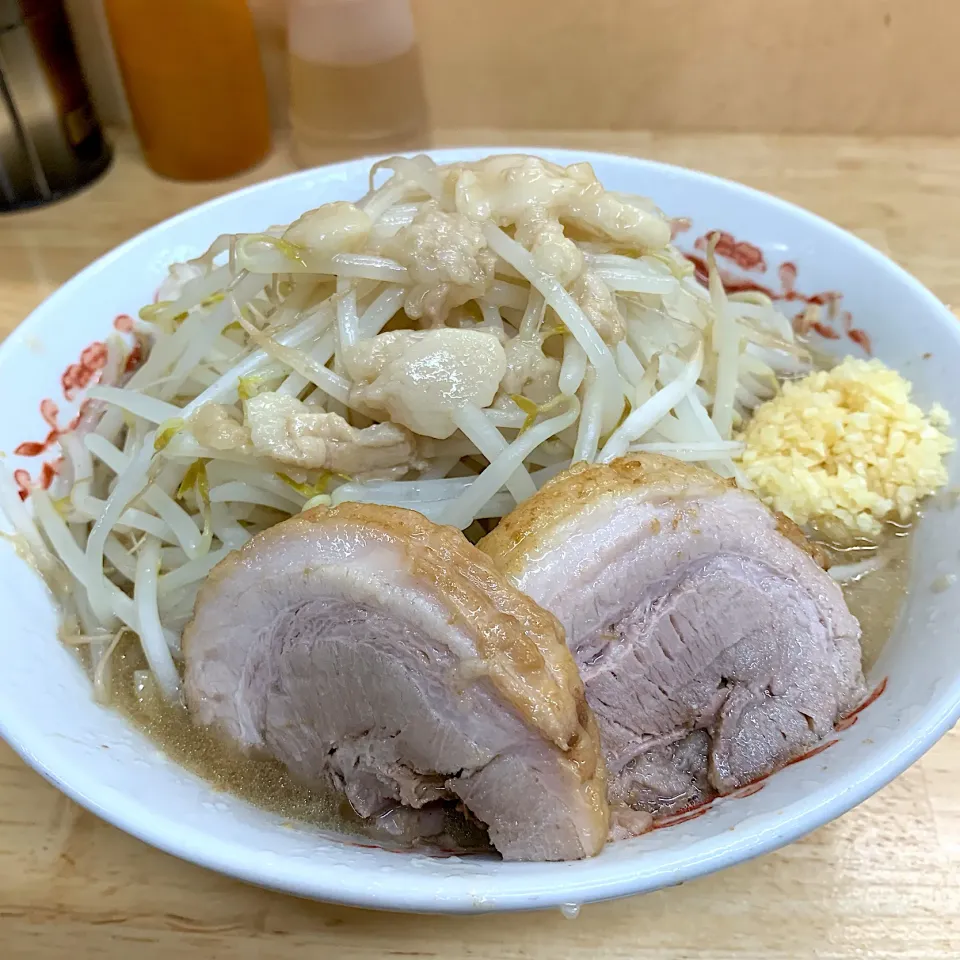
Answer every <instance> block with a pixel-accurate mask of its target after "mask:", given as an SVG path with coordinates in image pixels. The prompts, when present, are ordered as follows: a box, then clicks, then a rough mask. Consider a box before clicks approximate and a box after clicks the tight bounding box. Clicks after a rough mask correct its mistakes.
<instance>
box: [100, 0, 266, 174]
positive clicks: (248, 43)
mask: <svg viewBox="0 0 960 960" xmlns="http://www.w3.org/2000/svg"><path fill="white" fill-rule="evenodd" d="M104 7H105V10H106V14H107V20H108V22H109V24H110V33H111V35H112V37H113V43H114V47H115V48H116V54H117V60H118V62H119V65H120V72H121V74H122V75H123V81H124V86H125V88H126V92H127V99H128V100H129V102H130V112H131V114H132V116H133V123H134V126H135V128H136V131H137V135H138V136H139V138H140V143H141V146H142V147H143V153H144V156H145V158H146V161H147V163H148V164H149V165H150V166H151V167H152V168H153V169H154V170H155V171H156V172H157V173H159V174H161V175H162V176H165V177H170V178H172V179H175V180H217V179H220V178H221V177H228V176H231V175H232V174H235V173H240V172H241V171H243V170H246V169H247V168H249V167H252V166H253V165H254V164H256V163H258V162H259V161H260V160H262V159H263V158H264V157H265V156H266V154H267V151H268V150H269V149H270V116H269V107H268V101H267V90H266V84H265V82H264V77H263V70H262V67H261V64H260V52H259V48H258V45H257V36H256V33H255V30H254V26H253V20H252V18H251V15H250V11H249V9H248V8H247V4H246V2H245V0H162V2H158V0H105V3H104Z"/></svg>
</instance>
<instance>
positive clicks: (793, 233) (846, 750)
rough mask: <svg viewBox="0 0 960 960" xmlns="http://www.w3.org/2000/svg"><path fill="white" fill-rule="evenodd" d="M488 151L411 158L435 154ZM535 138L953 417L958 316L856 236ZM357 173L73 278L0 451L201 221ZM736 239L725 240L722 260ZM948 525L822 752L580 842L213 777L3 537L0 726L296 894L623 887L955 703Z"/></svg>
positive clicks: (470, 893)
mask: <svg viewBox="0 0 960 960" xmlns="http://www.w3.org/2000/svg"><path fill="white" fill-rule="evenodd" d="M490 152H492V151H489V150H483V149H472V150H446V151H436V152H435V153H434V154H433V156H434V157H435V159H437V160H438V161H439V162H450V161H454V160H461V159H462V160H469V159H477V158H480V157H482V156H485V155H487V154H488V153H490ZM539 152H540V153H541V154H542V155H544V156H546V157H547V158H548V159H551V160H554V161H556V162H558V163H561V164H569V163H573V162H575V161H579V160H588V161H590V162H591V163H592V164H593V166H594V168H595V170H596V172H597V174H598V176H599V177H600V179H601V180H602V181H603V182H604V183H605V185H606V186H607V187H608V188H611V189H615V190H623V191H629V192H633V193H638V194H643V195H645V196H649V197H652V198H653V199H654V201H655V202H656V203H657V204H658V205H659V206H660V207H661V208H662V209H663V210H665V211H666V213H667V214H668V215H670V216H671V217H675V218H678V226H679V228H680V230H681V232H680V233H679V235H678V237H677V239H676V243H677V244H678V245H679V246H680V247H681V249H684V250H687V251H689V252H691V253H693V254H695V253H696V238H697V237H698V236H703V235H704V234H706V233H707V232H708V231H713V230H721V231H724V232H726V233H727V234H729V236H730V238H731V239H730V244H729V247H730V249H729V251H728V252H729V258H728V262H727V263H726V266H727V267H728V268H729V269H730V270H731V271H732V272H733V273H734V275H738V276H739V277H740V282H741V283H742V284H743V285H746V286H751V285H752V286H753V287H755V288H757V289H766V290H768V291H769V292H770V293H771V294H772V295H773V296H775V297H777V298H778V299H780V300H782V301H783V302H784V304H786V305H787V306H789V305H790V304H794V305H796V304H800V303H802V302H803V301H804V299H805V298H809V297H815V296H816V295H818V294H823V293H824V292H827V291H831V292H833V291H837V292H839V293H841V294H842V303H841V308H842V309H838V310H837V311H836V313H835V316H834V318H833V319H832V320H829V321H828V322H829V323H832V326H830V327H829V329H827V330H826V331H825V332H826V336H825V337H823V338H822V341H821V342H820V343H819V344H818V345H819V346H821V347H822V348H823V349H824V350H828V351H832V352H835V353H836V352H841V353H847V352H849V353H854V354H857V355H860V356H863V355H864V352H865V350H869V351H870V352H872V353H873V355H875V356H877V357H879V358H880V359H882V360H883V361H885V362H886V363H888V364H889V365H890V366H892V367H894V368H895V369H897V370H899V371H900V372H901V373H902V374H903V375H904V376H905V377H907V378H908V379H909V380H911V381H912V382H913V383H914V385H915V396H916V399H917V400H918V402H919V403H920V404H921V405H922V406H924V407H928V406H929V405H930V404H931V403H933V402H934V401H938V402H940V403H941V404H943V405H944V406H945V407H946V408H947V410H948V411H949V413H950V414H951V415H952V418H953V422H954V423H957V422H958V421H960V393H958V391H957V390H956V389H955V388H954V386H953V382H954V380H955V376H956V374H955V371H956V370H957V369H960V326H958V324H957V321H956V319H955V318H954V317H953V316H952V315H951V314H950V312H949V311H948V310H947V309H946V308H945V307H944V305H943V304H942V303H940V302H939V301H938V300H937V298H936V297H934V296H933V294H931V293H930V292H929V291H928V290H926V289H925V288H924V287H923V286H922V285H921V284H920V283H918V282H917V281H916V280H915V279H913V278H912V277H910V276H909V275H908V274H907V273H905V272H904V271H903V270H901V269H900V268H899V267H898V266H896V265H895V264H894V263H892V262H891V261H890V260H888V259H887V258H885V257H884V256H882V255H881V254H879V253H878V252H877V251H875V250H874V249H872V248H871V247H869V246H867V245H866V244H865V243H863V242H861V241H860V240H858V239H856V238H855V237H853V236H851V235H850V234H848V233H845V232H844V231H843V230H840V229H839V228H837V227H835V226H833V225H832V224H830V223H828V222H827V221H825V220H822V219H820V218H818V217H816V216H813V215H812V214H810V213H807V212H805V211H803V210H801V209H798V208H797V207H794V206H791V205H790V204H787V203H784V202H782V201H780V200H777V199H775V198H773V197H770V196H767V195H764V194H762V193H758V192H756V191H754V190H751V189H748V188H746V187H743V186H740V185H737V184H734V183H730V182H727V181H723V180H719V179H716V178H714V177H710V176H707V175H704V174H701V173H695V172H692V171H688V170H682V169H678V168H675V167H670V166H665V165H662V164H657V163H651V162H647V161H642V160H637V159H631V158H626V157H618V156H611V155H605V154H599V153H581V152H571V151H560V150H544V151H539ZM368 170H369V161H368V160H362V161H355V162H350V163H345V164H339V165H336V166H331V167H326V168H321V169H316V170H308V171H304V172H301V173H297V174H293V175H291V176H287V177H282V178H279V179H277V180H272V181H270V182H267V183H262V184H258V185H256V186H253V187H250V188H247V189H245V190H241V191H238V192H236V193H232V194H229V195H227V196H224V197H221V198H219V199H217V200H214V201H212V202H210V203H206V204H204V205H202V206H199V207H197V208H195V209H192V210H189V211H187V212H186V213H183V214H181V215H180V216H177V217H174V218H173V219H171V220H168V221H166V222H165V223H162V224H159V225H158V226H156V227H154V228H153V229H151V230H148V231H147V232H146V233H143V234H141V235H140V236H138V237H136V238H134V239H133V240H131V241H129V242H128V243H125V244H124V245H123V246H121V247H119V248H117V249H116V250H114V251H113V252H112V253H109V254H107V255H106V256H104V257H103V258H101V259H100V260H98V261H97V262H96V263H94V264H92V265H91V266H89V267H88V268H87V269H85V270H84V271H83V272H82V273H80V274H79V275H78V276H76V277H74V278H73V279H72V280H71V281H70V282H69V283H67V284H65V285H64V286H63V287H62V288H61V289H60V290H58V291H57V292H56V293H55V294H54V295H53V296H51V297H50V298H49V299H48V300H47V301H46V302H44V303H43V304H42V305H41V306H40V307H39V308H38V309H37V310H36V311H34V313H33V314H32V315H31V316H30V317H29V318H28V319H27V320H26V321H25V322H24V323H23V324H22V325H21V326H20V327H19V328H18V329H17V330H16V331H15V332H14V333H13V334H12V335H11V336H10V337H9V338H8V339H7V340H6V342H5V343H4V344H3V345H2V347H0V384H2V387H0V391H2V398H3V405H4V409H5V411H6V415H5V417H4V419H3V420H2V422H0V450H5V451H7V452H8V454H9V453H10V452H11V451H14V450H15V449H16V448H17V447H18V445H20V444H22V443H23V442H24V441H31V440H37V439H38V438H43V437H45V436H46V435H47V434H48V432H49V430H50V428H51V423H53V422H56V423H57V424H59V425H62V424H64V423H66V422H68V420H69V419H70V416H71V415H72V413H73V412H74V411H75V409H76V403H77V401H78V400H79V399H80V397H81V396H82V392H78V393H77V395H76V396H75V397H74V398H73V400H72V402H71V401H68V400H67V399H66V398H65V397H64V393H63V387H64V385H66V386H68V387H69V386H70V385H71V384H73V386H74V387H79V386H81V385H82V383H83V380H84V377H85V375H86V374H85V371H86V369H87V367H86V366H85V364H87V363H88V360H89V358H90V350H89V349H88V348H90V347H91V344H94V343H95V342H97V341H100V340H102V339H103V338H104V337H105V336H106V334H107V333H109V332H110V330H111V329H112V326H113V325H114V324H116V325H117V326H118V327H119V328H121V329H122V328H123V326H124V321H123V318H124V317H125V316H126V315H129V314H135V313H136V311H137V310H138V308H139V307H140V306H141V305H142V304H144V303H146V302H149V301H150V299H151V297H152V295H153V293H154V291H155V290H156V288H157V286H158V284H159V283H160V281H161V279H162V278H163V277H164V275H165V272H166V268H167V265H168V264H170V263H171V262H174V261H178V260H183V259H187V258H189V257H192V256H196V255H197V254H199V253H200V252H201V251H203V250H204V249H205V248H206V247H207V246H208V244H209V243H210V241H211V240H212V239H213V238H214V237H215V236H217V235H218V234H222V233H234V232H241V231H256V230H262V229H263V228H265V227H267V226H269V225H270V224H275V223H283V222H287V221H290V220H293V219H295V218H296V217H297V216H299V215H300V214H301V213H302V212H303V211H304V210H306V209H309V208H312V207H315V206H317V205H319V204H321V203H323V202H326V201H331V200H337V199H355V198H356V197H359V196H361V195H362V194H363V193H364V192H365V190H366V187H367V172H368ZM737 251H739V252H740V254H744V256H743V257H740V264H739V266H738V265H737V259H738V253H737ZM754 251H759V252H760V253H762V257H761V258H760V259H759V260H758V259H757V257H756V256H755V255H754ZM738 271H739V274H738ZM118 318H119V319H118ZM94 349H96V348H94ZM84 358H87V359H84ZM73 392H74V391H73V390H70V393H71V394H72V393H73ZM51 401H52V402H51ZM54 406H55V407H56V408H58V409H54ZM57 418H59V419H57ZM50 455H51V456H52V454H50ZM43 459H44V454H43V453H41V454H40V455H39V456H36V457H31V458H18V457H16V456H13V455H9V456H8V457H7V461H6V466H7V468H8V469H10V468H16V469H22V470H27V471H30V472H31V474H32V476H33V477H34V478H36V477H37V474H38V472H41V471H42V469H43V468H42V466H41V464H42V461H43ZM48 469H49V468H48ZM956 479H957V469H956V465H955V464H954V463H951V481H952V482H953V483H955V482H956ZM954 523H955V517H954V514H953V511H952V508H951V507H949V506H946V505H935V504H934V505H930V506H929V508H928V510H927V512H926V515H925V516H924V517H923V518H922V519H921V520H920V522H919V523H918V525H917V529H916V532H915V534H914V535H913V542H912V547H913V554H914V556H913V561H912V567H911V575H910V584H909V591H908V595H907V597H906V600H905V602H904V606H903V611H902V614H901V616H900V619H899V622H898V624H897V626H896V628H895V630H894V632H893V635H892V637H891V638H890V640H889V641H888V643H887V644H886V646H885V647H884V649H883V651H882V653H881V655H880V657H879V659H878V660H877V661H876V663H875V664H874V665H873V666H872V667H871V669H870V671H869V675H868V677H867V680H868V684H869V686H870V687H871V689H873V690H874V691H875V692H876V694H877V695H876V696H875V698H874V699H873V702H872V703H870V704H869V706H867V707H866V708H865V709H863V710H862V711H861V712H860V713H859V714H858V715H857V716H856V718H855V722H854V720H853V719H851V720H848V721H846V722H845V723H844V724H842V726H843V727H844V729H842V730H838V731H837V733H836V734H835V736H834V737H832V738H830V739H829V740H828V741H827V745H826V749H821V750H820V751H819V752H817V753H816V755H814V756H810V757H808V758H806V759H804V760H803V761H801V762H798V763H794V764H791V765H790V766H788V767H787V768H786V769H784V770H781V771H780V772H778V773H776V774H774V775H773V776H771V777H769V778H767V779H766V780H765V781H763V782H762V783H761V784H756V785H754V787H752V788H750V789H748V790H745V791H741V795H739V796H731V797H727V798H724V799H722V800H718V801H716V802H714V803H712V804H711V805H709V806H708V807H704V808H701V809H699V810H696V811H693V812H692V813H690V814H688V815H686V816H681V817H676V818H674V821H673V822H672V823H670V825H669V826H666V827H664V828H662V829H656V830H654V831H652V832H649V833H647V834H644V835H642V836H638V837H636V838H633V839H630V840H624V841H619V842H616V843H611V844H609V845H608V846H607V847H606V848H605V849H604V850H603V852H602V853H601V854H600V855H599V856H597V857H595V858H593V859H589V860H582V861H576V862H564V863H549V864H547V863H505V862H502V861H501V860H499V859H498V858H496V857H493V856H488V855H475V856H463V857H457V856H446V857H439V856H437V857H434V856H427V855H425V854H424V853H423V852H417V851H409V852H408V851H401V852H397V851H393V850H386V849H381V848H378V847H376V846H371V845H369V844H363V843H359V842H357V841H356V840H355V839H351V838H349V837H343V836H339V835H337V834H334V833H330V832H327V831H323V830H320V829H318V828H316V827H313V826H310V825H307V824H298V823H291V822H289V821H287V820H285V819H283V818H282V817H280V816H278V815H275V814H273V813H270V812H267V811H265V810H262V809H258V808H256V807H254V806H252V805H250V804H248V803H247V802H245V801H243V800H241V799H238V798H236V797H234V796H231V795H230V794H227V793H224V792H221V791H218V790H217V789H215V788H214V787H213V786H211V785H210V784H208V783H207V782H205V781H204V780H202V779H201V778H200V777H198V776H196V775H194V774H193V773H191V772H189V771H188V770H186V769H184V768H183V767H181V766H179V765H178V764H177V763H176V762H175V761H174V760H172V759H171V758H169V757H168V756H166V755H165V754H164V752H163V751H162V749H161V748H160V747H159V746H158V745H156V744H155V743H153V742H151V741H150V740H149V739H147V738H146V737H145V736H144V735H143V734H142V733H141V732H140V731H139V730H138V729H136V728H135V727H133V726H132V725H131V724H130V723H128V722H127V720H125V719H124V717H123V716H122V715H121V714H119V713H118V712H115V711H114V710H111V709H109V708H106V707H103V706H100V705H98V704H97V703H96V702H95V701H94V699H93V697H92V695H91V686H90V682H89V680H88V678H87V676H86V675H85V673H84V671H83V669H82V668H81V666H80V664H79V662H78V660H77V659H76V658H75V657H74V655H73V654H72V653H71V652H70V651H69V650H68V649H66V648H65V647H64V646H63V645H62V644H61V643H60V641H59V640H58V637H57V611H56V609H55V607H54V605H53V602H52V600H51V598H50V596H49V594H48V592H47V591H46V589H45V587H44V585H43V584H42V583H41V581H40V580H39V579H38V577H37V576H36V575H35V574H34V572H33V571H32V569H31V568H30V567H29V566H28V565H27V564H26V563H24V562H23V561H22V560H21V559H20V558H19V557H18V556H17V554H16V552H15V550H14V549H13V547H12V546H11V545H9V544H8V543H7V542H4V543H3V544H0V610H2V615H3V617H4V620H5V622H6V624H7V626H6V628H5V630H4V631H3V632H2V634H0V654H2V662H3V664H4V669H3V670H2V671H0V734H2V736H3V737H4V738H5V739H6V740H7V741H8V742H9V743H10V744H11V746H12V747H13V748H14V749H15V750H16V751H17V752H18V753H19V754H20V755H21V756H22V757H23V758H24V759H25V760H26V761H27V763H29V764H30V765H31V766H33V767H34V768H35V769H36V770H37V771H39V772H40V773H41V774H42V775H43V776H45V777H46V778H47V779H48V780H49V781H50V782H51V783H53V784H54V785H56V786H57V787H58V788H59V789H61V790H62V791H63V792H64V793H66V794H67V795H69V796H70V797H72V798H73V799H74V800H76V801H77V802H78V803H80V804H81V805H83V806H84V807H86V808H87V809H89V810H91V811H92V812H93V813H95V814H97V815H98V816H100V817H102V818H103V819H105V820H107V821H109V822H110V823H112V824H115V825H116V826H117V827H119V828H120V829H122V830H125V831H127V832H128V833H131V834H133V835H134V836H137V837H139V838H141V839H142V840H144V841H146V842H147V843H150V844H152V845H153V846H156V847H158V848H160V849H162V850H165V851H167V852H169V853H172V854H174V855H176V856H178V857H182V858H184V859H185V860H190V861H192V862H194V863H197V864H200V865H203V866H205V867H209V868H210V869H213V870H218V871H220V872H222V873H225V874H229V875H231V876H234V877H238V878H241V879H243V880H246V881H249V882H251V883H255V884H260V885H263V886H265V887H271V888H275V889H278V890H283V891H287V892H290V893H293V894H296V895H299V896H303V897H311V898H316V899H320V900H328V901H335V902H338V903H344V904H351V905H356V906H363V907H373V908H381V909H390V910H409V911H423V912H465V913H466V912H481V911H492V910H518V909H536V908H544V907H556V906H563V905H568V904H581V903H585V902H590V901H595V900H603V899H608V898H613V897H620V896H625V895H628V894H634V893H641V892H644V891H649V890H654V889H657V888H660V887H665V886H669V885H672V884H676V883H680V882H682V881H685V880H690V879H692V878H694V877H697V876H700V875H702V874H706V873H709V872H711V871H714V870H718V869H721V868H723V867H727V866H731V865H733V864H736V863H740V862H742V861H744V860H748V859H750V858H751V857H755V856H758V855H760V854H763V853H766V852H769V851H771V850H774V849H776V848H777V847H780V846H783V845H784V844H787V843H790V842H791V841H793V840H796V839H797V838H799V837H801V836H803V835H804V834H806V833H808V832H810V831H811V830H813V829H815V828H817V827H819V826H821V825H822V824H824V823H827V822H828V821H830V820H832V819H834V818H835V817H838V816H840V815H841V814H843V813H844V812H846V811H847V810H849V809H850V808H851V807H853V806H855V805H856V804H858V803H860V802H861V801H863V800H864V799H865V798H867V797H869V796H870V795H871V794H873V793H875V792H876V791H877V790H879V789H880V788H881V787H883V786H884V785H885V784H886V783H888V782H889V781H890V780H891V779H893V778H894V777H895V776H897V775H898V774H899V773H901V772H902V771H903V770H905V769H906V768H907V767H908V766H909V765H910V764H911V763H913V762H914V761H915V760H916V759H917V758H918V757H919V756H920V755H921V754H922V753H923V752H924V751H925V750H927V749H928V748H929V747H930V746H931V745H932V744H933V743H934V742H935V741H936V740H937V739H938V738H939V737H940V736H942V735H943V733H944V732H945V731H947V730H948V729H949V728H950V727H951V726H952V725H953V724H954V723H955V722H956V721H957V719H958V716H960V658H957V656H956V649H955V646H956V645H955V624H956V622H957V619H958V616H960V587H957V588H949V589H945V590H937V589H935V586H936V585H943V584H945V583H949V582H950V581H951V577H950V576H949V575H950V574H952V573H954V572H955V571H956V567H957V566H958V555H957V545H956V537H955V535H954V529H955V527H954Z"/></svg>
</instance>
